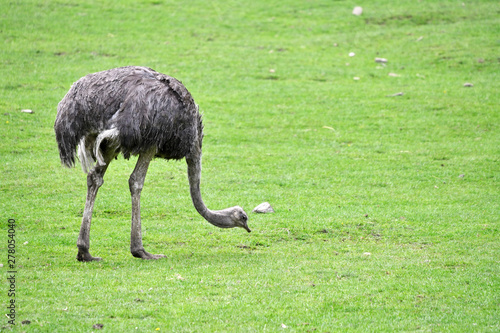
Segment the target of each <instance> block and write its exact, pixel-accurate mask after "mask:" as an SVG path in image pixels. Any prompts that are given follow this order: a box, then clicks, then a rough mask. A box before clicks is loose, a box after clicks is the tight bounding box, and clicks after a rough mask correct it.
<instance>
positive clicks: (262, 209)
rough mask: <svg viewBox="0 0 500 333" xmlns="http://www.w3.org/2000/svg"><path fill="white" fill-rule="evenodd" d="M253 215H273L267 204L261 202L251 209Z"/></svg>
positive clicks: (269, 205)
mask: <svg viewBox="0 0 500 333" xmlns="http://www.w3.org/2000/svg"><path fill="white" fill-rule="evenodd" d="M253 212H254V213H263V214H265V213H274V209H273V207H271V204H270V203H269V202H263V203H261V204H260V205H258V206H257V207H255V208H254V209H253Z"/></svg>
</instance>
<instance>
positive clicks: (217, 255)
mask: <svg viewBox="0 0 500 333" xmlns="http://www.w3.org/2000/svg"><path fill="white" fill-rule="evenodd" d="M356 5H359V3H356V2H352V1H332V0H317V1H299V0H290V1H272V0H271V1H260V0H259V1H245V2H243V1H241V2H240V1H219V0H216V1H211V2H207V1H189V2H181V1H171V0H168V1H163V0H140V1H131V0H123V1H77V0H57V1H34V0H26V1H10V2H8V1H3V2H2V4H1V8H2V9H1V12H0V41H1V47H0V66H1V74H2V75H0V111H1V112H0V157H1V162H0V198H1V200H0V218H1V223H2V228H0V232H1V234H0V249H1V251H0V263H3V267H2V268H0V271H1V272H4V274H3V276H4V277H5V278H3V282H2V283H1V284H0V288H1V289H0V294H1V295H2V296H1V297H0V299H1V305H2V308H3V309H4V310H3V312H2V313H0V315H1V318H3V319H1V322H0V331H15V332H22V331H26V332H70V331H74V332H92V331H96V330H97V328H93V325H95V324H102V325H103V327H102V329H101V331H102V332H157V331H160V332H280V331H283V332H287V331H289V332H338V331H359V332H373V331H387V332H390V331H417V332H420V331H422V332H430V331H433V332H436V331H437V332H471V331H473V332H475V331H477V332H498V331H499V330H500V278H499V276H500V259H499V258H500V241H499V229H500V218H499V216H500V200H499V198H500V179H499V178H500V164H499V162H500V135H499V127H500V126H499V124H500V112H499V105H500V97H499V96H500V95H499V91H500V75H499V74H500V68H499V65H500V60H499V59H500V58H498V57H499V56H500V52H499V51H500V39H499V36H500V25H499V24H498V23H499V20H498V15H499V13H500V6H499V4H498V2H497V1H487V0H484V1H463V2H462V1H452V0H444V1H431V0H428V1H425V0H424V1H410V0H403V1H397V2H396V1H389V0H378V1H370V2H366V3H365V4H361V5H362V6H363V9H364V12H363V14H362V15H361V16H355V15H352V14H351V13H352V9H353V8H354V6H356ZM376 57H379V58H386V59H387V63H386V64H383V63H377V62H375V61H374V59H375V58H376ZM126 65H141V66H149V67H152V68H153V69H155V70H157V71H159V72H163V73H166V74H169V75H171V76H174V77H176V78H178V79H180V80H181V81H182V82H183V83H184V84H185V85H186V87H187V88H188V89H189V90H190V91H191V93H192V95H193V97H194V99H195V101H196V102H197V103H198V104H199V105H200V109H201V110H203V114H204V124H205V140H204V145H203V148H204V159H203V163H204V164H203V173H202V194H203V197H204V200H205V203H206V204H207V206H208V207H209V208H211V209H221V208H225V207H229V206H233V205H240V206H242V207H243V208H244V209H245V210H246V211H247V213H249V217H250V222H249V226H250V228H251V229H252V231H253V232H252V233H250V234H248V233H246V232H245V231H244V230H243V229H237V230H236V229H230V230H225V229H224V230H223V229H217V228H215V227H213V226H212V225H210V224H209V223H207V222H206V221H204V220H203V218H202V217H201V216H199V215H198V214H197V213H196V211H195V209H194V207H193V205H192V203H191V199H190V197H189V190H188V182H187V176H186V163H185V162H184V161H180V162H173V161H165V160H155V161H153V162H152V164H151V166H150V169H149V173H148V176H147V178H146V183H145V186H144V190H143V192H142V220H143V221H142V226H143V236H144V245H145V248H146V250H148V251H150V252H152V253H163V254H165V255H167V258H166V259H162V260H158V261H142V260H139V259H136V258H133V257H132V256H131V254H130V252H129V245H130V243H129V242H130V238H129V237H130V209H131V208H130V206H131V204H130V194H129V189H128V177H129V175H130V173H131V172H132V170H133V167H134V163H135V158H131V159H130V160H129V161H127V160H124V159H123V158H118V160H117V161H114V162H113V163H112V164H111V166H110V168H109V170H108V172H107V173H106V176H105V178H104V180H105V183H104V186H103V187H102V188H101V189H100V192H99V194H98V197H97V201H96V206H95V210H94V217H93V224H92V230H91V236H90V237H91V248H90V251H91V253H92V254H93V255H95V256H100V257H102V258H103V261H101V262H94V263H79V262H77V261H76V253H77V249H76V240H77V237H78V231H79V228H80V223H81V217H82V212H83V206H84V203H85V194H86V177H85V174H84V173H83V172H81V170H80V169H79V168H76V169H65V168H63V167H61V164H60V161H59V156H58V151H57V146H56V143H55V135H54V131H53V124H54V120H55V115H56V107H57V103H58V102H59V101H60V100H61V99H62V97H63V96H64V95H65V93H66V92H67V90H68V89H69V87H70V86H71V84H72V83H73V82H74V81H76V80H77V79H79V78H80V77H82V76H84V75H86V74H88V73H91V72H96V71H100V70H105V69H109V68H113V67H119V66H126ZM465 83H472V84H473V86H472V87H464V84H465ZM399 93H403V94H402V95H401V94H399ZM22 109H31V110H33V111H34V113H33V114H29V113H23V112H21V110H22ZM264 201H268V202H270V203H271V205H272V206H273V207H274V209H275V211H276V212H275V213H274V214H255V213H251V211H252V209H253V208H254V207H255V206H257V205H258V204H260V203H261V202H264ZM8 219H15V220H16V223H17V226H16V234H15V235H16V236H15V239H16V253H15V256H16V264H15V269H16V270H17V273H16V295H15V301H16V303H15V304H16V321H15V324H16V325H15V326H13V325H10V324H9V323H8V320H9V319H8V318H6V317H5V316H4V313H7V312H8V309H7V308H6V307H7V306H8V304H10V303H9V302H10V299H11V297H8V295H7V294H8V290H9V283H8V281H7V277H8V276H9V275H8V274H9V273H7V271H8V270H9V266H8V261H7V259H8V258H7V255H8V247H7V244H8V240H9V238H8V226H7V221H8ZM26 321H29V322H30V323H29V324H28V323H27V322H26ZM22 322H24V324H23V323H22Z"/></svg>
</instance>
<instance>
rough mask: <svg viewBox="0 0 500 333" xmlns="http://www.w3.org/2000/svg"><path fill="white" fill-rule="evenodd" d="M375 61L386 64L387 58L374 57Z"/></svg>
mask: <svg viewBox="0 0 500 333" xmlns="http://www.w3.org/2000/svg"><path fill="white" fill-rule="evenodd" d="M375 62H378V63H379V64H386V63H387V59H386V58H375Z"/></svg>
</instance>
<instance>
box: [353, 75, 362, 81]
mask: <svg viewBox="0 0 500 333" xmlns="http://www.w3.org/2000/svg"><path fill="white" fill-rule="evenodd" d="M352 79H353V80H355V81H359V80H360V78H359V77H357V76H355V77H353V78H352Z"/></svg>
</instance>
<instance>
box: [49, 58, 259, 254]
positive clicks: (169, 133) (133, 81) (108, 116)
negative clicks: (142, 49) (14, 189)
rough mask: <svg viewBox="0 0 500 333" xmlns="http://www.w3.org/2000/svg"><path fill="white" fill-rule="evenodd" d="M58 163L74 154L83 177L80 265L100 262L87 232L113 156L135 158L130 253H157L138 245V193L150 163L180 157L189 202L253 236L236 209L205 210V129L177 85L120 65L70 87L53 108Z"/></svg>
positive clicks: (69, 162)
mask: <svg viewBox="0 0 500 333" xmlns="http://www.w3.org/2000/svg"><path fill="white" fill-rule="evenodd" d="M54 130H55V133H56V140H57V144H58V148H59V156H60V158H61V162H62V163H63V165H65V166H67V167H72V166H74V165H75V151H76V150H77V148H78V157H79V160H80V163H81V165H82V169H83V170H84V171H85V172H87V173H88V175H87V185H88V190H87V202H86V205H85V210H84V216H83V220H82V227H81V229H80V235H79V238H78V242H77V245H78V256H77V259H78V260H80V261H91V260H99V259H100V258H97V257H92V256H91V255H90V253H89V251H88V250H89V245H90V240H89V233H90V222H91V218H92V211H93V206H94V201H95V197H96V195H97V190H98V189H99V187H100V186H101V185H102V183H103V177H104V173H105V172H106V169H107V167H108V165H109V163H110V162H111V161H112V160H113V159H114V158H115V157H116V156H117V155H118V154H120V153H121V154H123V156H124V157H125V158H127V159H128V158H129V157H130V155H139V159H138V161H137V165H136V167H135V169H134V172H133V173H132V175H131V177H130V179H129V187H130V191H131V195H132V232H131V252H132V254H133V255H134V256H136V257H140V258H143V259H157V258H159V257H161V256H162V255H152V254H149V253H147V252H146V251H145V250H144V248H143V246H142V235H141V221H140V192H141V190H142V186H143V183H144V179H145V177H146V173H147V168H148V166H149V162H150V161H151V159H152V158H154V157H160V158H165V159H176V160H178V159H182V158H185V159H186V162H187V165H188V179H189V184H190V193H191V198H192V200H193V204H194V206H195V208H196V209H197V211H198V212H199V213H200V214H201V215H202V216H203V217H204V218H205V219H206V220H207V221H208V222H210V223H212V224H213V225H215V226H217V227H220V228H232V227H241V228H244V229H246V230H247V231H248V232H250V229H249V228H248V226H247V220H248V217H247V215H246V213H245V212H244V211H243V209H241V207H239V206H235V207H232V208H226V209H223V210H220V211H211V210H209V209H208V208H207V207H206V206H205V204H204V203H203V200H202V199H201V192H200V179H201V148H202V141H203V125H202V120H201V115H200V113H199V112H198V106H197V105H196V103H195V102H194V100H193V98H192V96H191V94H190V93H189V91H188V90H187V89H186V88H185V87H184V85H183V84H182V83H181V82H180V81H178V80H177V79H175V78H173V77H170V76H168V75H165V74H161V73H158V72H156V71H154V70H152V69H150V68H146V67H133V66H130V67H120V68H114V69H110V70H107V71H103V72H98V73H94V74H89V75H87V76H85V77H83V78H81V79H80V80H78V81H77V82H75V83H74V84H73V86H72V87H71V89H70V90H69V91H68V93H67V94H66V96H64V98H63V99H62V100H61V102H60V103H59V105H58V108H57V116H56V121H55V124H54Z"/></svg>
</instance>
